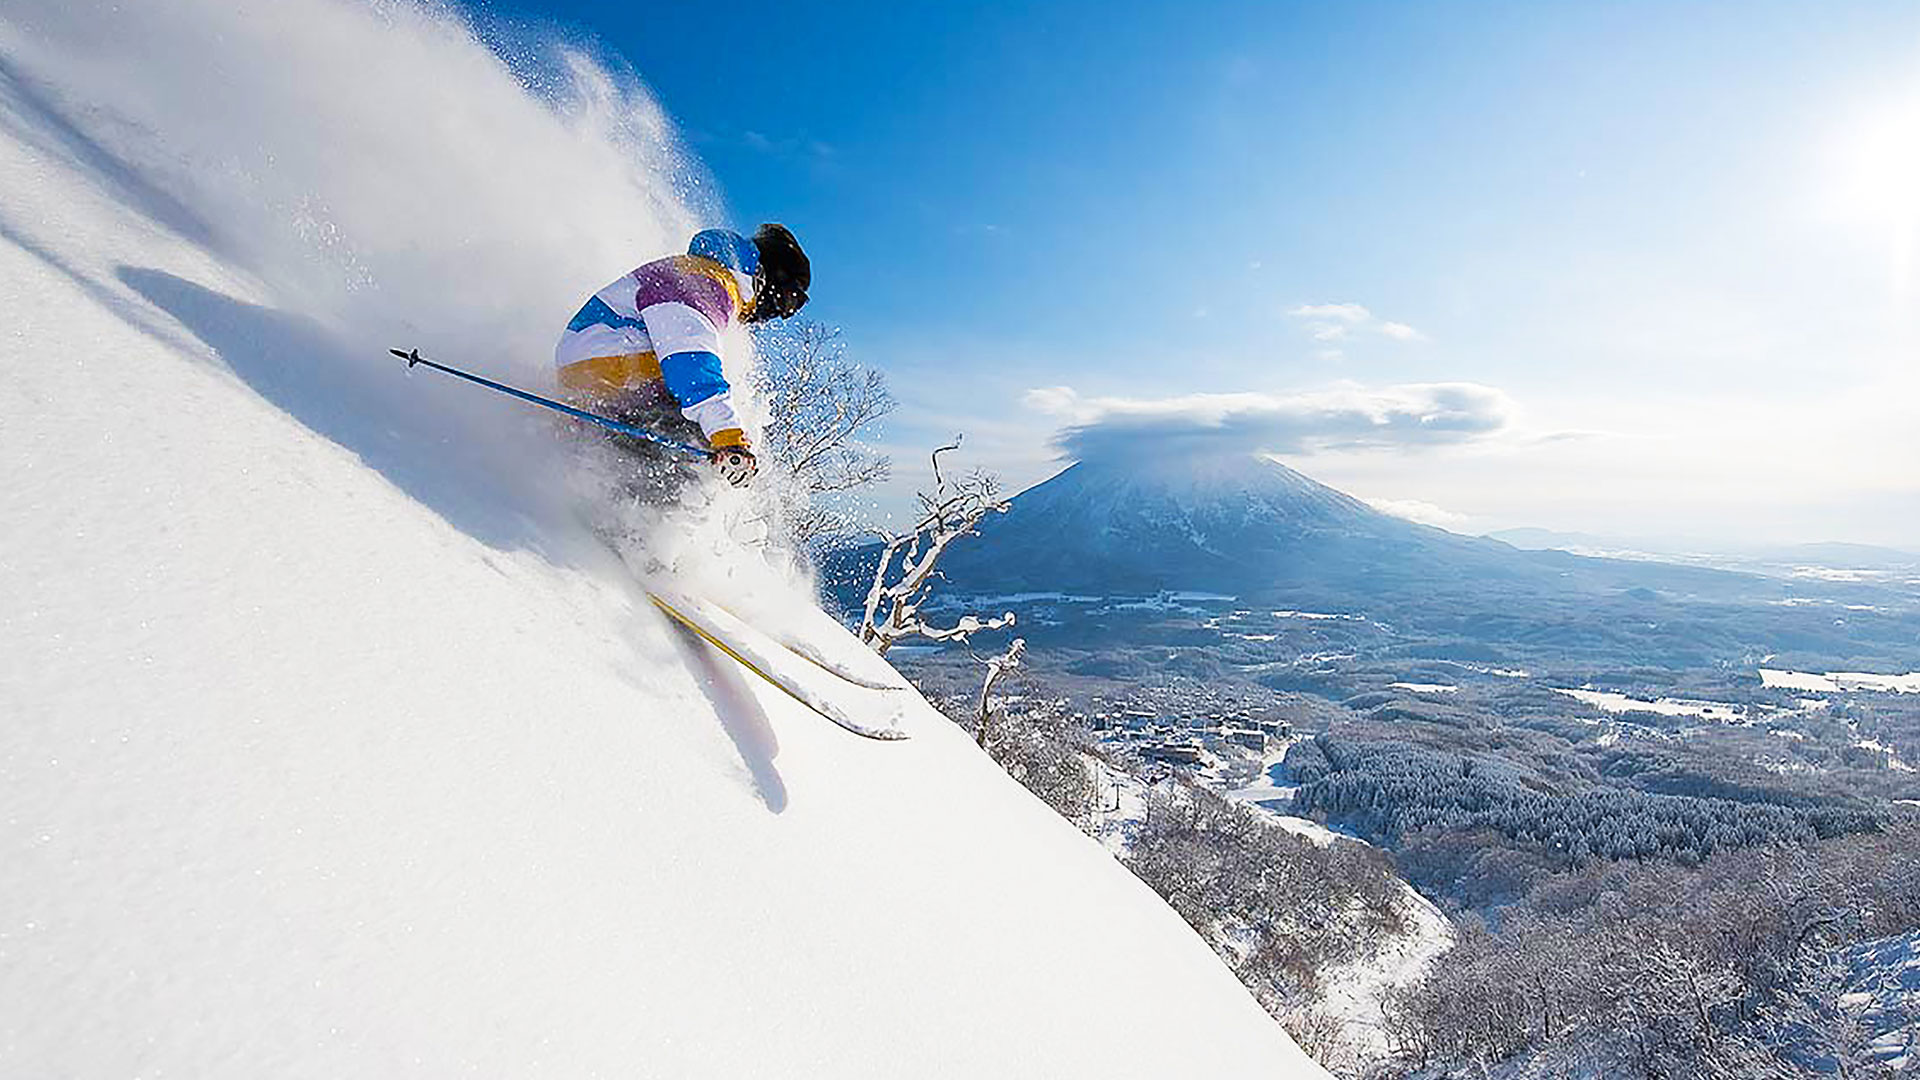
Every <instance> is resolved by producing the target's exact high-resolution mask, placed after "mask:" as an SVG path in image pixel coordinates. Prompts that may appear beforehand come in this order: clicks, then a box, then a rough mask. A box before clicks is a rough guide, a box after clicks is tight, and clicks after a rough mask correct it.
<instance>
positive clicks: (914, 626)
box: [860, 438, 1013, 681]
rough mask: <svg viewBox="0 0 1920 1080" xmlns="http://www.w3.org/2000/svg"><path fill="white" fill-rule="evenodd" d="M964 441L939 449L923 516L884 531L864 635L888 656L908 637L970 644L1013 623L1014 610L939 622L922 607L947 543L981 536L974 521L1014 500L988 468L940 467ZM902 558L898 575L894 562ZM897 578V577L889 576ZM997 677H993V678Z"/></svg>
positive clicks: (922, 501) (923, 502)
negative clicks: (954, 474) (959, 472)
mask: <svg viewBox="0 0 1920 1080" xmlns="http://www.w3.org/2000/svg"><path fill="white" fill-rule="evenodd" d="M959 448H960V440H959V439H958V438H955V439H954V441H953V442H952V443H951V444H949V445H946V446H942V447H940V448H939V449H937V450H935V451H934V452H933V481H934V484H933V492H932V494H928V493H927V492H924V491H923V492H921V493H920V496H919V498H920V507H921V516H920V520H919V521H918V522H916V523H915V524H914V526H913V528H912V529H910V530H908V531H907V532H904V533H899V534H886V533H883V534H882V537H883V540H884V543H883V544H882V545H881V548H880V561H879V563H878V565H876V566H875V567H874V568H873V585H872V586H871V587H870V588H869V589H868V590H867V602H866V608H865V613H864V615H863V616H862V618H861V622H860V640H861V641H862V642H863V643H865V644H866V645H868V646H870V647H871V648H872V649H873V651H874V652H877V653H879V654H880V655H882V656H885V655H886V654H887V650H888V649H891V648H893V645H894V643H895V642H897V641H899V640H900V639H901V638H906V637H923V638H927V639H928V640H930V641H959V642H962V643H965V642H966V641H967V640H968V638H970V637H971V636H972V635H974V634H977V633H979V632H980V631H982V630H999V629H1002V628H1004V627H1008V626H1012V625H1013V612H1011V611H1009V612H1007V613H1005V614H1003V615H997V616H994V617H992V618H985V619H983V618H981V617H979V616H977V615H963V616H961V617H960V619H959V620H958V621H956V622H955V623H954V624H953V625H952V626H948V627H938V626H934V625H932V624H930V623H928V622H927V621H926V619H925V618H923V617H922V616H921V613H920V609H921V607H922V606H923V605H924V604H925V603H926V601H927V597H928V595H929V594H930V593H931V592H932V591H933V585H934V581H935V574H934V567H935V565H936V564H937V563H939V561H940V556H941V555H943V554H945V553H946V550H947V545H949V544H951V543H953V542H954V541H955V540H958V539H959V538H960V537H963V536H976V535H978V533H977V532H976V530H975V528H974V526H975V525H978V524H979V522H980V519H981V518H983V517H986V516H987V515H988V514H1004V513H1006V512H1007V510H1008V509H1009V508H1010V507H1011V505H1012V504H1011V503H1009V502H1007V501H1006V500H1004V499H1001V498H1000V496H999V483H998V482H997V481H996V480H995V479H994V478H993V477H991V476H989V475H987V474H985V473H982V472H977V471H976V472H973V473H970V474H968V475H967V476H965V477H962V478H960V479H958V480H949V479H948V478H947V476H946V474H945V473H944V472H942V471H941V469H940V455H941V454H944V453H947V452H948V451H950V450H958V449H959ZM896 559H897V560H899V568H898V574H897V576H896V574H895V567H894V562H895V560H896ZM890 578H891V579H892V580H891V581H890V580H889V579H890ZM989 681H991V679H990V680H989Z"/></svg>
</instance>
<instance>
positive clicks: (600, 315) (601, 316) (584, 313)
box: [567, 296, 647, 333]
mask: <svg viewBox="0 0 1920 1080" xmlns="http://www.w3.org/2000/svg"><path fill="white" fill-rule="evenodd" d="M589 326H611V327H615V328H625V327H632V328H634V329H636V330H645V329H646V328H647V324H646V323H643V322H641V321H640V320H639V319H629V318H627V317H626V316H625V315H622V314H620V313H618V312H616V311H614V310H613V309H612V308H610V307H608V306H607V302H606V301H605V300H602V299H600V298H599V297H597V296H596V297H594V298H593V299H591V300H589V301H587V303H586V306H585V307H582V308H581V309H580V311H579V312H578V313H577V314H575V315H574V317H573V321H572V322H570V323H568V324H567V329H568V330H570V331H574V332H576V333H577V332H579V331H581V330H585V329H586V328H587V327H589Z"/></svg>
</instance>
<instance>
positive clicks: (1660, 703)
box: [1553, 686, 1747, 724]
mask: <svg viewBox="0 0 1920 1080" xmlns="http://www.w3.org/2000/svg"><path fill="white" fill-rule="evenodd" d="M1553 692H1554V693H1556V694H1565V695H1566V696H1568V697H1570V698H1573V699H1575V700H1576V701H1581V702H1584V703H1586V704H1588V705H1592V706H1593V707H1595V708H1597V709H1600V710H1602V711H1605V712H1610V713H1627V712H1644V713H1655V714H1658V715H1660V716H1698V717H1700V718H1701V719H1703V720H1718V721H1720V722H1721V723H1724V724H1743V723H1746V721H1747V711H1746V708H1745V707H1744V706H1741V705H1734V704H1729V703H1727V702H1724V701H1695V700H1691V699H1688V698H1670V697H1663V698H1658V699H1656V700H1653V701H1645V700H1642V699H1640V698H1634V697H1629V696H1627V695H1626V694H1618V693H1613V692H1611V691H1605V690H1566V689H1561V688H1560V687H1557V686H1556V687H1554V688H1553Z"/></svg>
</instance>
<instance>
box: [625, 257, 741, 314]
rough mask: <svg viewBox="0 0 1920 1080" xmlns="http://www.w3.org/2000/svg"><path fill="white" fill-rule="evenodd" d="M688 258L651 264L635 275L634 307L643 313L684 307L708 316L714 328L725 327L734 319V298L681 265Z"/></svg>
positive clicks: (715, 282)
mask: <svg viewBox="0 0 1920 1080" xmlns="http://www.w3.org/2000/svg"><path fill="white" fill-rule="evenodd" d="M684 258H686V256H684V255H682V256H676V257H674V258H671V259H661V260H659V261H657V262H650V263H648V264H647V265H645V266H643V267H641V268H640V269H638V270H635V271H634V272H633V276H634V278H635V279H636V280H637V281H638V282H639V288H638V289H637V290H636V291H635V293H634V299H633V303H634V306H635V307H636V308H638V309H640V310H641V311H645V310H647V309H648V308H649V307H652V306H653V305H655V304H672V303H679V304H685V305H687V306H688V307H690V308H692V309H693V310H695V311H697V312H699V313H700V314H702V315H705V316H706V317H707V319H708V321H710V322H712V323H713V325H714V326H715V327H725V326H726V325H727V322H728V320H730V319H732V318H733V297H732V296H731V295H729V294H728V293H727V288H726V286H724V285H722V284H720V283H719V282H718V281H715V280H714V279H712V278H710V277H708V276H707V275H705V274H701V273H696V272H694V271H691V270H688V269H686V268H685V267H683V266H681V265H679V263H680V260H681V259H684Z"/></svg>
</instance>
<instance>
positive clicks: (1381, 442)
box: [1026, 383, 1514, 461]
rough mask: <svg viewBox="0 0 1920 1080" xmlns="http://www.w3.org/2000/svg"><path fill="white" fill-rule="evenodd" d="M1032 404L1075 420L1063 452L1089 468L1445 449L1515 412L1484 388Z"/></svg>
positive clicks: (1055, 394) (1044, 397)
mask: <svg viewBox="0 0 1920 1080" xmlns="http://www.w3.org/2000/svg"><path fill="white" fill-rule="evenodd" d="M1026 403H1027V405H1028V406H1029V407H1031V408H1035V409H1038V410H1040V411H1042V412H1047V413H1052V414H1054V415H1057V416H1060V417H1062V418H1064V419H1065V420H1067V421H1068V426H1067V427H1065V428H1063V429H1062V430H1061V431H1060V432H1059V434H1057V435H1055V436H1054V446H1055V447H1057V448H1058V449H1059V450H1060V452H1061V453H1062V454H1063V455H1064V456H1066V457H1070V458H1074V459H1076V460H1081V461H1087V460H1098V459H1124V458H1129V457H1164V456H1167V455H1169V454H1173V455H1180V456H1207V455H1218V454H1232V453H1242V452H1248V453H1251V452H1260V451H1264V452H1267V453H1275V454H1308V453H1315V452H1319V451H1328V450H1353V449H1384V448H1402V449H1411V448H1420V447H1431V446H1441V445H1448V444H1454V443H1463V442H1470V441H1473V440H1476V439H1481V438H1485V437H1487V436H1489V435H1493V434H1495V433H1498V432H1499V431H1501V430H1503V429H1505V428H1506V427H1507V425H1508V423H1509V422H1510V420H1511V418H1512V415H1513V412H1514V406H1513V402H1512V400H1511V399H1509V398H1508V397H1507V395H1506V394H1505V393H1503V392H1502V391H1500V390H1498V389H1495V388H1494V387H1490V386H1482V385H1479V384H1477V383H1417V384H1408V385H1401V386H1385V387H1378V388H1373V389H1368V388H1365V387H1361V386H1356V385H1348V386H1342V387H1339V388H1336V389H1333V390H1327V391H1320V392H1314V393H1300V394H1255V393H1242V394H1189V395H1185V396H1182V397H1171V398H1155V399H1140V398H1084V397H1081V396H1080V395H1079V394H1078V393H1076V392H1075V391H1074V390H1073V389H1072V388H1070V387H1064V386H1061V387H1048V388H1044V389H1038V390H1030V391H1028V392H1027V397H1026Z"/></svg>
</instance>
